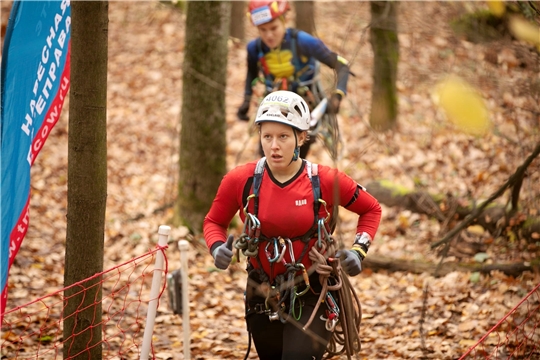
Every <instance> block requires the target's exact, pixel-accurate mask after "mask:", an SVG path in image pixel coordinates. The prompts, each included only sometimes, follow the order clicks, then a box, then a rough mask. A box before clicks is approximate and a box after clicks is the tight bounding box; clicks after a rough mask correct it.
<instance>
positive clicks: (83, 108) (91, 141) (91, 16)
mask: <svg viewBox="0 0 540 360" xmlns="http://www.w3.org/2000/svg"><path fill="white" fill-rule="evenodd" d="M71 7H72V9H71V17H72V28H71V30H72V35H71V88H70V101H69V133H68V191H67V197H68V203H67V208H68V211H67V234H66V258H65V262H66V263H65V273H64V285H65V286H66V287H67V286H70V285H71V284H74V283H76V282H79V281H81V280H84V279H86V278H88V277H91V276H93V275H95V274H97V273H100V272H102V271H103V241H104V229H105V206H106V198H107V132H106V115H107V60H108V56H107V40H108V21H109V18H108V8H109V4H108V2H107V1H73V2H72V3H71ZM100 281H101V279H100V278H99V277H98V278H96V279H94V280H92V281H87V282H84V283H82V284H81V285H80V286H76V287H74V288H72V289H68V290H66V291H65V294H64V296H65V305H64V306H65V307H64V314H63V317H64V339H65V340H66V342H65V343H64V346H63V355H64V358H68V357H70V356H75V355H77V354H78V355H77V356H76V358H83V357H84V358H86V359H101V358H102V347H101V344H100V343H101V340H102V328H101V326H100V325H99V324H100V323H101V318H102V308H101V286H95V284H96V283H99V282H100ZM83 288H84V289H83ZM81 290H84V291H81Z"/></svg>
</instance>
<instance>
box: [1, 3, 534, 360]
mask: <svg viewBox="0 0 540 360" xmlns="http://www.w3.org/2000/svg"><path fill="white" fill-rule="evenodd" d="M2 6H3V9H4V6H5V4H3V5H2ZM109 6H110V8H109V79H108V109H107V116H108V124H107V131H108V169H109V172H108V198H107V211H106V234H105V269H108V268H111V267H113V266H115V265H116V264H118V263H121V262H123V261H128V260H129V259H131V258H133V257H135V256H138V255H140V254H142V253H144V252H145V251H147V250H148V249H151V248H153V247H154V246H155V244H156V238H157V236H156V234H157V229H158V227H159V225H161V224H167V223H168V222H169V220H170V218H171V217H172V215H173V209H172V207H170V204H171V203H172V202H173V201H174V200H175V194H176V192H177V188H176V186H177V180H178V158H179V155H178V152H179V135H178V134H179V119H180V109H181V106H182V104H181V99H182V91H183V89H182V62H183V51H184V30H185V28H184V21H185V15H183V14H182V13H180V12H178V11H176V10H174V9H173V8H171V7H169V6H166V5H164V4H162V3H159V2H121V1H120V2H116V1H112V2H110V3H109ZM481 6H483V5H482V4H481V3H478V4H475V5H471V4H468V3H462V2H407V3H402V4H400V10H399V42H400V62H399V73H398V83H397V88H398V92H399V119H398V122H399V125H398V128H397V129H396V130H395V131H392V132H389V133H384V134H381V133H377V132H375V131H373V130H372V129H371V128H370V126H369V109H370V99H371V84H372V76H371V71H372V67H373V66H372V59H373V54H372V50H371V46H370V44H369V31H368V30H367V25H368V24H369V21H370V15H369V6H368V3H367V2H317V3H316V22H315V23H316V26H317V32H316V35H317V36H319V37H320V38H322V39H323V40H324V41H325V42H326V43H327V45H328V46H329V47H330V48H331V49H334V50H336V51H337V52H339V53H340V54H341V55H342V56H344V57H345V58H347V59H348V60H349V61H350V62H351V64H352V66H351V70H352V72H353V73H354V74H355V76H354V77H351V79H350V81H349V94H348V96H347V98H346V99H345V101H343V105H342V109H341V112H340V115H339V117H338V120H339V125H340V128H341V131H342V136H343V142H344V147H343V152H342V154H341V156H340V158H339V159H337V161H333V160H332V159H331V158H330V157H329V156H328V154H327V152H326V151H325V150H324V148H323V147H322V146H321V145H320V143H317V144H315V145H314V146H313V147H312V148H313V151H312V152H311V153H310V155H309V157H308V158H309V160H311V161H314V162H318V163H323V164H328V165H333V166H337V167H339V168H340V169H341V170H343V171H346V172H347V173H348V174H350V175H351V176H352V177H353V178H354V179H356V180H357V181H358V182H359V183H361V184H363V185H366V184H367V183H369V182H371V181H374V180H381V179H384V180H388V181H391V182H393V183H395V184H399V185H400V186H403V187H406V188H409V189H423V190H426V191H428V192H430V193H436V194H442V195H447V194H451V195H452V196H454V197H455V198H457V199H461V200H462V201H469V202H472V201H473V200H475V201H481V200H483V199H486V198H488V197H489V196H490V195H491V194H492V193H493V192H494V191H496V190H497V189H498V188H499V187H500V186H501V185H502V184H503V183H504V182H505V181H506V180H507V179H508V177H509V176H510V175H512V174H513V173H514V172H515V170H516V168H517V167H518V166H519V165H520V164H521V163H522V162H523V161H524V159H525V158H526V157H527V156H528V155H529V154H530V153H531V151H532V149H533V148H534V146H535V145H536V144H537V143H538V141H539V140H540V135H539V127H540V116H539V114H540V110H539V105H538V104H539V99H540V78H539V75H538V74H539V63H538V59H539V57H538V52H535V51H534V50H533V49H532V48H531V47H530V46H528V45H526V44H523V43H520V42H518V41H516V40H513V39H511V38H510V37H509V36H501V37H500V38H498V39H496V40H492V41H490V42H484V43H475V42H471V41H468V40H467V39H466V38H465V37H464V36H462V35H458V34H456V33H454V32H453V31H452V29H451V28H450V26H449V24H450V22H451V20H453V19H455V18H456V17H457V16H460V15H463V14H464V13H466V12H468V11H471V10H472V7H481ZM293 18H294V17H292V16H291V17H290V18H289V20H290V21H291V20H292V19H293ZM291 25H292V23H291ZM246 35H247V37H248V38H250V39H251V38H253V37H254V36H255V35H256V33H255V30H254V29H253V28H252V27H251V26H250V24H249V23H247V22H246ZM229 50H230V51H229V59H228V76H227V87H226V89H224V91H226V100H227V103H226V104H227V114H226V118H227V126H228V130H227V139H228V148H227V159H228V166H229V168H232V167H233V166H235V165H236V164H239V163H243V162H246V161H251V160H253V159H255V158H256V156H257V146H256V138H255V136H252V137H249V135H248V124H247V123H244V122H240V121H238V120H236V115H235V114H236V109H237V107H238V106H239V105H240V104H241V102H242V99H243V83H244V76H245V72H246V65H245V59H246V51H245V43H243V42H239V43H238V42H235V41H230V42H229ZM449 74H454V75H458V76H460V77H461V78H463V79H465V80H466V81H468V82H469V83H470V84H472V85H473V86H475V87H476V88H477V89H478V90H479V92H480V93H481V94H482V96H483V97H484V99H485V101H486V104H487V108H488V110H489V113H490V119H491V122H492V128H491V130H490V131H489V132H488V133H487V134H485V135H483V136H479V137H478V136H477V137H475V136H471V135H467V134H465V133H464V132H462V131H461V130H460V129H458V128H456V127H455V126H453V125H452V124H451V123H449V122H448V121H447V120H446V119H445V117H444V114H443V113H442V112H441V111H440V110H439V109H438V108H437V106H436V105H435V103H434V101H433V96H432V95H433V88H434V86H435V85H436V84H437V82H438V81H439V80H441V79H442V78H444V77H445V76H447V75H449ZM323 81H325V84H328V87H331V84H332V75H331V73H329V72H327V71H323ZM68 101H69V99H68ZM68 106H69V104H68V103H66V104H65V106H64V111H63V113H62V116H61V118H60V120H59V122H58V124H57V125H56V127H55V129H54V131H53V132H52V133H51V135H50V137H49V139H48V141H47V144H46V146H45V147H44V148H43V150H42V151H41V153H40V155H39V157H38V159H37V161H36V162H35V164H34V165H33V168H32V197H31V202H30V205H31V209H30V219H31V220H30V228H29V231H28V233H27V235H26V238H25V241H24V243H23V245H22V247H21V250H20V252H19V254H18V256H17V258H16V260H15V263H14V265H13V267H12V269H11V272H10V277H9V287H10V288H9V294H10V295H9V299H8V306H7V309H10V308H13V307H15V306H18V305H21V304H24V303H26V302H28V301H30V300H32V299H36V298H38V297H41V296H44V295H45V294H47V293H49V292H52V291H56V290H58V289H59V288H61V287H62V284H63V264H64V253H65V234H66V213H67V197H66V192H67V160H68V158H67V134H68ZM253 111H254V109H253V108H252V109H251V113H253ZM245 145H246V149H245V150H244V151H242V148H243V147H244V146H245ZM539 168H540V160H538V159H536V160H535V161H534V162H533V163H532V164H531V166H530V168H529V169H530V170H529V171H528V176H527V177H526V178H525V180H524V183H523V188H522V192H521V197H520V205H521V209H522V210H521V211H522V212H523V213H524V214H525V215H527V216H537V214H538V213H537V211H538V210H539V209H540V195H539V194H540V192H539V190H540V171H539ZM507 201H508V195H507V194H505V195H504V196H502V197H501V198H499V199H497V201H496V202H497V203H498V204H501V205H504V204H506V202H507ZM340 215H341V222H340V225H339V227H338V229H337V232H336V237H337V238H338V239H339V240H340V241H343V242H344V243H345V244H349V243H350V242H352V239H353V238H354V227H355V222H354V217H353V216H351V214H349V213H347V212H346V211H342V212H340ZM236 230H237V232H238V233H239V231H241V229H236ZM444 231H445V229H444V228H443V226H442V225H441V223H440V222H439V221H437V220H435V219H432V218H429V217H427V216H426V215H419V214H416V213H412V212H411V211H408V210H404V209H400V208H394V207H392V208H391V207H387V206H384V205H383V217H382V222H381V226H380V229H379V232H378V234H377V236H376V238H375V240H374V243H373V246H372V248H371V249H370V253H369V256H370V257H377V256H386V257H392V258H396V259H406V260H422V261H428V262H433V263H437V262H439V261H440V259H441V258H440V254H439V250H440V249H435V250H433V249H431V247H430V245H431V244H432V243H433V242H435V241H436V240H438V239H440V238H441V237H442V236H443V235H444ZM464 233H465V234H464V235H463V236H466V237H467V238H468V239H469V241H473V242H475V243H477V244H479V248H478V249H479V250H478V252H482V253H485V254H486V255H487V259H485V258H482V260H483V261H485V262H486V263H498V262H512V261H529V260H531V259H535V258H538V257H539V254H540V243H539V242H536V243H530V242H526V241H525V240H523V239H521V238H520V236H519V234H516V236H515V237H510V236H494V235H493V234H489V233H488V232H487V231H483V229H478V228H477V227H476V228H471V229H469V231H465V232H464ZM186 236H187V230H186V229H185V228H176V227H174V228H173V229H172V231H171V239H172V240H174V241H177V240H180V239H182V238H186ZM471 239H472V240H471ZM459 250H460V242H459V241H458V242H457V243H453V244H452V248H451V249H450V253H449V256H447V257H445V258H444V261H445V262H458V261H461V262H468V263H473V262H475V258H474V256H475V255H476V253H466V252H463V251H459ZM189 255H190V257H189V258H190V267H189V276H190V281H191V283H190V288H189V292H190V297H191V302H190V314H191V320H190V327H191V331H192V333H191V342H192V344H191V350H192V358H194V359H239V358H243V357H244V354H245V352H246V349H247V344H248V339H247V332H246V328H245V324H244V319H243V300H242V298H243V291H244V290H243V288H244V284H245V279H246V273H245V270H244V269H243V267H244V265H243V263H242V264H237V265H234V266H232V267H231V268H230V270H228V271H216V269H215V268H214V266H213V262H212V259H211V256H210V255H209V254H208V252H207V250H205V248H204V246H202V240H201V239H197V238H194V239H193V238H192V246H191V249H190V252H189ZM167 258H168V261H169V267H170V268H172V269H174V268H177V267H179V266H180V260H179V259H180V255H179V252H178V250H177V249H176V247H175V246H171V247H169V249H168V251H167ZM351 281H352V283H353V285H354V287H355V289H356V291H357V293H358V296H359V298H360V301H361V303H362V310H363V320H362V326H361V338H362V350H361V352H360V355H359V358H361V359H420V358H425V359H457V358H459V356H461V355H462V354H463V353H464V352H465V351H466V350H467V349H468V348H469V347H470V346H471V345H473V344H475V343H476V341H477V340H479V339H480V338H481V337H482V336H483V335H484V334H485V333H486V332H487V331H488V330H489V329H490V328H491V327H493V326H494V325H495V324H496V323H497V322H498V321H499V320H500V319H501V318H502V317H503V316H504V315H505V314H506V313H507V312H508V311H510V310H511V309H512V308H513V307H514V306H515V305H516V304H517V303H518V302H519V301H520V299H522V298H523V297H524V296H525V295H526V294H527V293H528V292H529V291H530V290H531V289H533V288H534V286H536V285H537V284H538V283H539V282H540V274H537V273H532V272H526V273H523V274H522V275H520V276H518V277H511V276H506V275H505V274H503V273H500V272H492V273H491V274H490V275H481V276H479V277H478V276H473V274H471V273H465V272H452V273H450V274H448V275H445V276H442V277H434V276H433V274H427V273H423V274H412V273H405V272H387V271H379V272H374V271H371V270H370V269H366V270H365V271H364V272H363V273H362V274H361V275H359V276H357V277H355V278H353V279H351ZM425 294H427V297H426V298H424V295H425ZM537 301H538V299H537ZM536 321H537V322H536V325H538V319H536ZM181 334H182V319H181V317H179V316H177V315H174V314H173V313H172V311H171V310H170V309H169V308H168V306H167V301H162V302H161V303H160V306H159V309H158V317H157V319H156V325H155V336H154V343H153V346H154V350H155V352H156V358H158V359H168V358H170V359H174V360H176V359H184V356H183V354H182V350H183V345H182V335H181ZM536 340H538V334H536ZM537 349H538V348H537ZM250 358H252V359H254V358H256V351H255V349H254V348H252V350H251V355H250ZM343 358H345V357H343ZM516 358H519V357H516Z"/></svg>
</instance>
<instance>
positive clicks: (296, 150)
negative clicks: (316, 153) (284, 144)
mask: <svg viewBox="0 0 540 360" xmlns="http://www.w3.org/2000/svg"><path fill="white" fill-rule="evenodd" d="M293 133H294V152H293V156H292V159H291V162H290V163H289V165H291V164H292V162H293V161H296V160H298V158H299V157H300V146H298V137H297V136H296V129H294V128H293Z"/></svg>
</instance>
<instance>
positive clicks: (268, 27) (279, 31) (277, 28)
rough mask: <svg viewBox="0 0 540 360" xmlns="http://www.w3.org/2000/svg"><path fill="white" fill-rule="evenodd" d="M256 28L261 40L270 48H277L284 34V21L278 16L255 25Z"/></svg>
mask: <svg viewBox="0 0 540 360" xmlns="http://www.w3.org/2000/svg"><path fill="white" fill-rule="evenodd" d="M257 29H258V30H259V35H260V37H261V40H262V42H263V43H265V44H266V46H268V47H269V48H270V49H275V48H277V47H278V46H279V45H280V44H281V42H282V41H283V37H284V36H285V23H284V21H283V20H282V19H281V18H279V17H278V18H275V19H274V20H272V21H270V22H268V23H266V24H262V25H259V26H257Z"/></svg>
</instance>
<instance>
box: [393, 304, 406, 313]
mask: <svg viewBox="0 0 540 360" xmlns="http://www.w3.org/2000/svg"><path fill="white" fill-rule="evenodd" d="M390 308H391V309H392V310H394V311H397V312H405V311H407V310H408V309H409V305H407V304H392V305H390Z"/></svg>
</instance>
